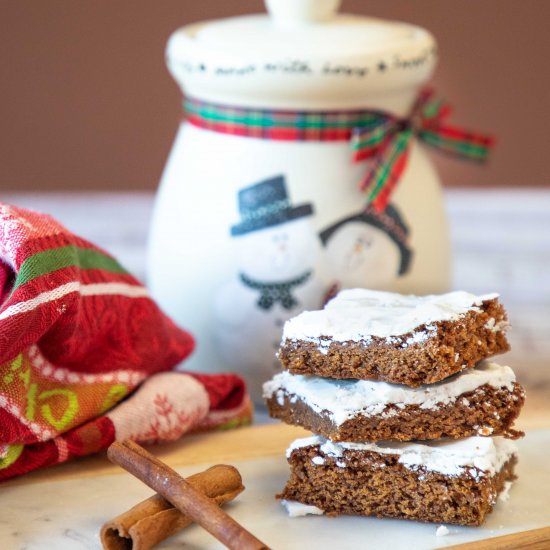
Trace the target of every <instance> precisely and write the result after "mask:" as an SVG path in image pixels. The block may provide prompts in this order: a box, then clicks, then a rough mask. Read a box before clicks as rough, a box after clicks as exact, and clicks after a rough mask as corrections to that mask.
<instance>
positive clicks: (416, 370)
mask: <svg viewBox="0 0 550 550" xmlns="http://www.w3.org/2000/svg"><path fill="white" fill-rule="evenodd" d="M507 327H508V321H507V317H506V313H505V311H504V308H503V307H502V305H501V304H500V303H499V301H498V295H497V294H489V295H484V296H475V295H473V294H469V293H467V292H462V291H457V292H450V293H448V294H441V295H432V296H405V295H401V294H394V293H390V292H380V291H373V290H366V289H353V290H343V291H342V292H340V293H339V294H338V296H336V298H334V299H333V300H331V301H330V302H329V303H328V304H327V305H326V306H325V308H324V309H323V310H320V311H306V312H303V313H301V314H300V315H298V316H297V317H294V318H292V319H290V320H289V321H287V323H286V324H285V327H284V331H283V340H282V342H281V347H280V350H279V359H280V362H281V365H282V366H283V368H284V369H287V370H288V371H290V372H291V373H293V374H308V375H315V376H321V377H325V378H339V379H343V378H355V379H362V380H368V379H371V380H382V381H386V382H393V383H396V384H405V385H407V386H411V387H418V386H420V385H421V384H433V383H434V382H439V381H440V380H443V379H445V378H447V377H448V376H451V375H453V374H455V373H457V372H460V371H462V370H464V369H467V368H472V367H473V366H474V365H475V364H476V363H477V362H479V361H480V360H482V359H485V358H487V357H491V356H493V355H497V354H499V353H504V352H506V351H508V349H509V345H508V342H507V340H506V336H505V329H506V328H507Z"/></svg>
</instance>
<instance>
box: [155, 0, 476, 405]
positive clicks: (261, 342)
mask: <svg viewBox="0 0 550 550" xmlns="http://www.w3.org/2000/svg"><path fill="white" fill-rule="evenodd" d="M338 3H339V2H338V1H337V0H271V1H269V2H267V5H268V9H269V14H265V15H251V16H245V17H237V18H231V19H226V20H219V21H211V22H204V23H197V24H193V25H190V26H187V27H184V28H182V29H180V30H178V31H177V32H176V33H174V35H173V36H172V37H171V38H170V41H169V43H168V48H167V62H168V67H169V69H170V71H171V72H172V74H173V76H174V77H175V79H176V81H177V82H178V83H179V84H180V85H181V87H182V90H183V92H184V95H185V118H184V121H183V122H182V124H181V126H180V129H179V132H178V135H177V137H176V140H175V143H174V146H173V149H172V152H171V155H170V157H169V159H168V163H167V165H166V168H165V171H164V174H163V177H162V181H161V186H160V189H159V192H158V195H157V201H156V205H155V211H154V216H153V222H152V227H151V234H150V242H149V257H148V282H149V285H150V288H151V290H152V294H153V296H154V297H155V298H156V299H157V300H158V302H159V303H160V305H161V307H163V308H164V310H165V311H166V312H167V313H168V314H170V315H171V316H172V317H173V318H174V319H175V321H176V322H178V323H179V324H181V325H182V326H184V327H186V328H187V329H189V330H190V331H191V332H192V333H193V334H194V335H195V337H196V340H197V349H196V352H195V353H194V355H193V357H192V358H191V360H190V361H187V362H186V367H187V368H192V369H196V370H202V371H220V370H234V371H237V372H240V373H242V374H244V375H245V377H246V378H247V380H248V382H249V383H250V386H251V391H252V393H253V397H254V398H255V399H256V400H259V398H260V395H259V388H260V386H261V383H262V382H263V381H265V380H266V379H268V378H269V377H270V376H272V374H273V373H274V371H275V370H276V369H277V368H278V367H277V363H276V359H275V351H276V348H277V346H278V343H279V341H280V337H281V333H282V325H283V324H284V322H285V321H286V320H287V319H288V318H290V317H292V316H294V315H296V314H297V313H299V312H300V311H302V310H304V309H317V308H319V307H322V305H323V303H324V302H325V301H326V299H327V298H328V297H330V296H331V295H332V294H333V293H334V292H335V291H336V290H337V289H339V288H345V287H368V288H374V289H387V290H394V291H401V292H412V293H431V292H441V291H444V290H446V289H447V288H448V284H449V245H448V237H447V226H446V220H445V215H444V211H443V205H442V197H441V189H440V185H439V181H438V177H437V175H436V173H435V171H434V169H433V167H432V165H431V163H430V160H429V159H428V157H427V155H426V153H425V151H424V150H423V145H420V144H419V141H420V140H423V141H424V142H426V143H428V144H429V145H435V146H440V147H441V148H443V149H445V150H447V151H450V150H451V152H452V148H453V147H454V148H455V149H457V150H458V149H459V148H460V147H462V149H461V150H460V151H465V150H466V148H465V147H464V144H463V143H462V142H461V141H460V139H458V145H457V139H456V133H453V135H452V136H451V135H450V134H445V132H442V131H441V130H442V128H443V126H442V122H443V120H444V118H445V116H446V109H445V106H444V105H443V104H441V103H438V102H437V101H434V100H433V98H432V97H431V96H430V95H429V94H421V93H419V91H420V88H421V86H422V85H423V84H424V83H425V81H426V80H427V79H428V78H429V77H430V75H431V74H432V71H433V69H434V66H435V62H436V47H435V43H434V40H433V38H432V36H431V35H430V34H429V33H428V32H426V31H425V30H423V29H420V28H418V27H415V26H412V25H408V24H404V23H393V22H387V21H381V20H377V19H370V18H364V17H357V16H351V15H339V14H337V13H336V11H337V8H338ZM443 130H445V128H443ZM468 135H469V134H464V136H468ZM459 138H460V135H459ZM478 141H479V140H478ZM474 145H475V146H476V147H477V149H476V147H473V146H472V147H469V148H467V151H468V152H469V153H471V152H472V151H474V153H476V152H478V151H479V154H480V155H482V154H483V150H484V147H485V145H486V143H485V142H483V140H481V141H479V142H478V143H476V144H474ZM460 151H459V152H460Z"/></svg>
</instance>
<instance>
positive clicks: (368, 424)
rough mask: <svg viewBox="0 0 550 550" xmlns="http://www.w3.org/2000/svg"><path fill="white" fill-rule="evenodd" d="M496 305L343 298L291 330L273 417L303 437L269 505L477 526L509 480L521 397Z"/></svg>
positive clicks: (367, 295)
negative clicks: (276, 501)
mask: <svg viewBox="0 0 550 550" xmlns="http://www.w3.org/2000/svg"><path fill="white" fill-rule="evenodd" d="M507 327H508V322H507V317H506V312H505V311H504V308H503V307H502V305H501V304H500V303H499V301H498V296H497V295H495V294H491V295H484V296H474V295H472V294H469V293H467V292H451V293H448V294H443V295H437V296H404V295H400V294H393V293H388V292H378V291H370V290H365V289H354V290H344V291H342V292H340V294H338V296H337V297H336V298H334V299H333V300H332V301H330V302H329V303H328V304H327V305H326V306H325V308H324V309H323V310H320V311H307V312H304V313H302V314H300V315H298V316H297V317H294V318H293V319H291V320H290V321H288V322H287V323H286V325H285V328H284V333H283V340H282V342H281V348H280V350H279V359H280V361H281V364H282V366H283V371H282V372H281V373H280V374H277V375H276V376H275V377H274V378H273V379H272V380H270V381H269V382H267V383H266V384H265V385H264V397H265V398H266V400H267V405H268V408H269V412H270V414H271V416H273V417H275V418H279V419H281V420H283V421H285V422H287V423H289V424H295V425H299V426H303V427H305V428H307V429H308V430H311V431H312V432H314V434H316V435H314V436H313V437H308V438H305V439H298V440H296V441H294V442H293V443H292V445H291V446H290V448H289V449H288V453H287V455H288V461H289V463H290V466H291V476H290V479H289V481H288V483H287V485H286V487H285V488H284V490H283V492H282V494H281V495H279V497H280V498H281V499H283V502H284V503H285V505H286V506H287V509H288V510H289V512H290V513H291V514H292V515H299V514H305V513H318V514H320V513H327V514H330V515H336V514H354V515H372V516H378V517H393V518H407V519H416V520H421V521H430V522H438V523H454V524H462V525H479V524H481V523H482V522H483V521H484V519H485V517H486V515H487V514H488V513H489V512H490V511H491V510H492V508H493V505H494V504H495V502H496V499H497V496H498V494H499V493H500V492H501V491H504V490H506V489H507V487H509V485H510V482H511V481H512V480H513V479H515V476H514V466H515V464H516V461H517V451H516V446H515V444H514V442H513V441H511V439H516V438H517V437H519V436H520V435H522V434H521V433H520V432H517V431H515V430H514V429H513V423H514V420H515V419H516V418H517V416H518V414H519V412H520V409H521V407H522V406H523V402H524V392H523V389H522V388H521V386H520V385H519V384H518V383H517V382H516V379H515V376H514V373H513V372H512V370H511V369H510V368H509V367H506V366H501V365H498V364H497V363H494V362H488V361H486V359H487V358H489V357H491V356H494V355H497V354H499V353H503V352H505V351H508V349H509V346H508V342H507V340H506V336H505V331H506V328H507Z"/></svg>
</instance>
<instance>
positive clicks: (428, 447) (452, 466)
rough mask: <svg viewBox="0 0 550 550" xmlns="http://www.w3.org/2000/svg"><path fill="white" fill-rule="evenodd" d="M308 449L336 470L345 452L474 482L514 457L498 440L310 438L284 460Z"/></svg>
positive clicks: (342, 464) (512, 447) (298, 442)
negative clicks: (368, 454) (465, 477)
mask: <svg viewBox="0 0 550 550" xmlns="http://www.w3.org/2000/svg"><path fill="white" fill-rule="evenodd" d="M310 446H319V456H320V457H323V458H324V457H327V456H328V457H330V458H332V459H334V460H335V461H336V462H337V466H339V467H345V466H346V462H345V460H342V458H343V456H344V451H345V450H348V449H349V450H357V451H370V452H375V453H379V454H383V455H384V454H391V455H398V456H399V462H400V463H401V464H403V465H404V466H405V467H407V468H408V469H410V470H417V469H418V468H425V469H426V470H428V471H433V472H439V473H441V474H444V475H447V476H451V477H453V476H461V475H464V474H465V473H467V474H469V475H471V476H472V477H474V478H475V479H480V478H481V477H483V476H487V475H494V474H495V473H496V472H498V471H499V470H500V469H501V468H502V466H503V465H504V463H505V462H507V461H508V460H509V459H510V458H511V457H512V456H514V455H515V454H516V453H517V448H516V445H515V444H514V442H513V441H510V440H509V439H506V438H504V437H500V436H495V437H467V438H465V439H459V440H451V439H438V440H436V441H425V442H414V443H409V442H407V443H400V442H396V441H379V442H378V443H350V442H340V443H335V442H332V441H330V440H329V439H325V438H324V437H321V436H313V437H306V438H303V439H297V440H295V441H294V442H293V443H292V444H291V445H290V447H289V448H288V449H287V457H289V456H290V455H291V454H292V451H294V450H295V449H298V448H301V447H310Z"/></svg>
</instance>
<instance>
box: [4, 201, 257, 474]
mask: <svg viewBox="0 0 550 550" xmlns="http://www.w3.org/2000/svg"><path fill="white" fill-rule="evenodd" d="M193 346H194V342H193V338H192V337H191V335H190V334H188V333H187V332H185V331H183V330H181V329H179V328H178V327H177V326H176V325H174V323H173V322H172V321H171V320H170V319H169V318H168V317H166V316H165V315H164V314H163V313H162V312H161V311H160V309H159V308H158V306H157V305H156V304H155V303H154V302H153V300H152V299H151V298H150V297H149V295H148V293H147V290H146V289H145V287H144V286H143V285H142V284H141V283H140V282H139V281H138V280H136V279H135V278H134V277H133V276H132V275H130V274H129V273H128V272H126V271H125V270H124V268H123V267H122V266H121V265H120V264H119V263H118V262H117V261H116V260H115V259H114V258H112V257H111V256H109V255H108V254H107V253H105V252H104V251H102V250H100V249H99V248H97V247H95V246H94V245H93V244H91V243H89V242H88V241H86V240H84V239H81V238H79V237H77V236H75V235H73V234H72V233H71V232H70V231H68V230H67V229H66V228H65V227H63V226H62V225H61V224H59V223H58V222H56V221H55V220H54V219H52V218H51V217H49V216H46V215H44V214H40V213H37V212H32V211H29V210H24V209H22V208H16V207H13V206H8V205H5V204H1V203H0V480H3V479H8V478H10V477H13V476H17V475H20V474H23V473H26V472H29V471H31V470H34V469H36V468H40V467H43V466H49V465H51V464H56V463H60V462H64V461H66V460H69V459H70V458H72V457H75V456H83V455H87V454H90V453H94V452H97V451H99V450H101V449H105V448H106V447H108V446H109V445H110V444H111V443H112V442H113V441H115V440H122V439H128V438H131V439H133V440H135V441H139V442H142V443H153V442H160V441H172V440H175V439H178V438H179V437H181V436H182V435H183V434H184V433H186V432H189V431H197V430H204V429H212V428H229V427H234V426H238V425H241V424H246V423H249V422H250V421H251V418H252V405H251V403H250V399H249V396H248V394H247V392H246V388H245V384H244V382H243V380H242V379H241V378H240V377H238V376H237V375H234V374H219V375H207V374H198V373H191V372H185V373H184V372H166V371H170V370H171V369H173V368H174V367H175V366H176V365H177V364H178V363H179V362H180V361H181V360H182V359H184V358H185V357H187V355H189V354H190V353H191V351H192V350H193Z"/></svg>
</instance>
